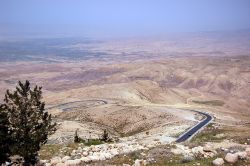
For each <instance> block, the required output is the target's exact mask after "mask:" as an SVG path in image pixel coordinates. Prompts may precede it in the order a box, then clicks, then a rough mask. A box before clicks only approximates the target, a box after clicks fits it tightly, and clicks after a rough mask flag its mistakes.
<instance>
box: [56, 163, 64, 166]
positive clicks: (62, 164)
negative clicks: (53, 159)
mask: <svg viewBox="0 0 250 166" xmlns="http://www.w3.org/2000/svg"><path fill="white" fill-rule="evenodd" d="M64 165H65V164H64V163H57V164H56V166H64Z"/></svg>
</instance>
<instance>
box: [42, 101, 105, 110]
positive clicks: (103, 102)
mask: <svg viewBox="0 0 250 166" xmlns="http://www.w3.org/2000/svg"><path fill="white" fill-rule="evenodd" d="M84 102H100V104H108V102H107V101H105V100H80V101H72V102H67V103H63V104H59V105H56V106H52V107H49V108H46V110H50V109H53V108H61V109H62V110H63V111H68V110H70V109H74V108H79V107H82V106H79V107H72V106H71V104H75V103H84Z"/></svg>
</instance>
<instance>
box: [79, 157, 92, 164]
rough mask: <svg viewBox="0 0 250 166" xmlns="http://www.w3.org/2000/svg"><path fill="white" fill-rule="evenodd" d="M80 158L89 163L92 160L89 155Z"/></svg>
mask: <svg viewBox="0 0 250 166" xmlns="http://www.w3.org/2000/svg"><path fill="white" fill-rule="evenodd" d="M80 160H81V161H83V162H85V163H88V162H90V161H91V160H90V159H89V158H88V157H82V158H81V159H80Z"/></svg>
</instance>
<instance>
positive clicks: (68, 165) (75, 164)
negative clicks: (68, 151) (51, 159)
mask: <svg viewBox="0 0 250 166" xmlns="http://www.w3.org/2000/svg"><path fill="white" fill-rule="evenodd" d="M81 162H82V161H81V160H80V159H76V160H67V161H66V162H65V166H81Z"/></svg>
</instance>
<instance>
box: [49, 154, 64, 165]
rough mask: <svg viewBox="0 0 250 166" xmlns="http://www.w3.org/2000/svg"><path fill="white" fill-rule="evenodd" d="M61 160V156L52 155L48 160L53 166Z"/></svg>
mask: <svg viewBox="0 0 250 166" xmlns="http://www.w3.org/2000/svg"><path fill="white" fill-rule="evenodd" d="M61 162H62V159H61V157H58V156H57V157H53V158H52V159H51V160H50V164H51V165H52V166H53V165H56V164H57V163H61Z"/></svg>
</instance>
